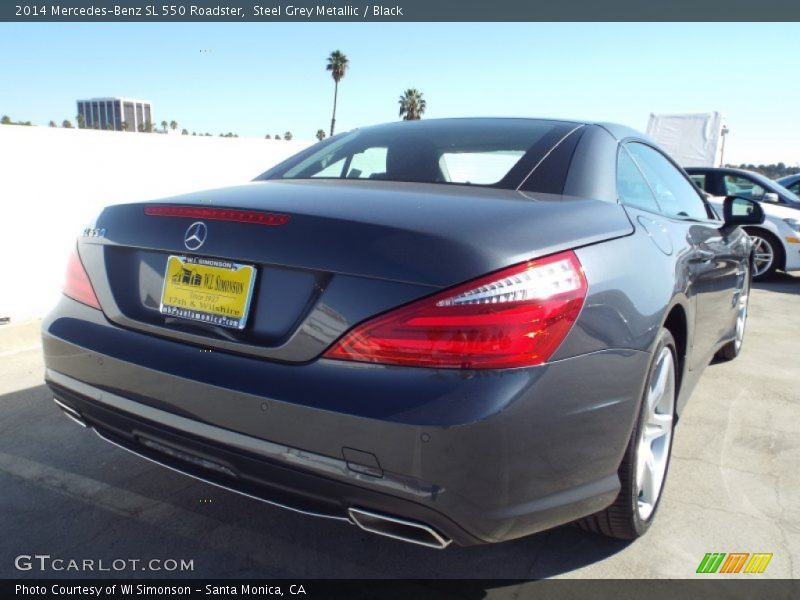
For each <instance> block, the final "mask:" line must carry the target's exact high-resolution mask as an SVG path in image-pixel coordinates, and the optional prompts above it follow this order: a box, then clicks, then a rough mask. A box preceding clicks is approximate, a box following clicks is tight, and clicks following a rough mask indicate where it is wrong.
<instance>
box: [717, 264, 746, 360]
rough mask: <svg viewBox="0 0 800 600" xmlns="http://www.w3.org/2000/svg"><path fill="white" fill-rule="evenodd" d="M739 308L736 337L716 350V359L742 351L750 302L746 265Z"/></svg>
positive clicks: (722, 358) (725, 357)
mask: <svg viewBox="0 0 800 600" xmlns="http://www.w3.org/2000/svg"><path fill="white" fill-rule="evenodd" d="M738 304H739V309H738V312H737V314H736V337H735V338H734V339H732V340H731V341H730V342H728V343H727V344H725V345H724V346H723V347H722V348H720V349H719V350H717V353H716V354H715V355H714V356H715V357H716V358H717V359H718V360H721V361H729V360H733V359H734V358H736V357H737V356H739V353H740V352H741V351H742V344H743V343H744V332H745V326H746V325H747V313H748V306H749V304H750V268H749V267H748V269H747V271H746V272H745V275H744V284H743V287H742V292H741V293H740V294H739V300H738Z"/></svg>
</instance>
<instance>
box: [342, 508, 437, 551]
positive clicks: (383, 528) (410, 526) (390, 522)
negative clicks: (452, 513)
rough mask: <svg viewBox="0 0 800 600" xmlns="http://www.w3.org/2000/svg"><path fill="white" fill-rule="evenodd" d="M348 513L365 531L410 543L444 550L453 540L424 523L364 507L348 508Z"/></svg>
mask: <svg viewBox="0 0 800 600" xmlns="http://www.w3.org/2000/svg"><path fill="white" fill-rule="evenodd" d="M347 514H348V515H349V516H350V519H351V520H352V521H353V523H355V524H356V525H358V526H359V527H360V528H361V529H363V530H364V531H368V532H370V533H375V534H377V535H382V536H385V537H390V538H392V539H395V540H400V541H403V542H408V543H410V544H417V545H418V546H425V547H426V548H435V549H436V550H444V549H445V548H447V546H449V545H450V543H451V542H452V541H453V540H451V539H450V538H447V537H445V536H443V535H442V534H440V533H439V532H438V531H436V530H435V529H434V528H433V527H429V526H428V525H425V524H423V523H417V522H415V521H407V520H406V519H400V518H398V517H390V516H389V515H383V514H380V513H376V512H372V511H370V510H364V509H363V508H352V507H351V508H348V509H347Z"/></svg>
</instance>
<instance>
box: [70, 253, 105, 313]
mask: <svg viewBox="0 0 800 600" xmlns="http://www.w3.org/2000/svg"><path fill="white" fill-rule="evenodd" d="M62 291H63V292H64V294H66V295H67V296H69V297H70V298H72V299H73V300H77V301H78V302H82V303H83V304H86V305H87V306H91V307H92V308H96V309H98V310H100V303H99V302H98V301H97V296H96V295H95V293H94V289H93V288H92V282H91V281H89V275H88V274H87V273H86V269H84V268H83V263H82V262H81V257H80V256H79V255H78V248H77V246H76V247H75V248H74V249H73V250H72V254H71V255H70V257H69V262H68V263H67V278H66V280H65V281H64V289H63V290H62Z"/></svg>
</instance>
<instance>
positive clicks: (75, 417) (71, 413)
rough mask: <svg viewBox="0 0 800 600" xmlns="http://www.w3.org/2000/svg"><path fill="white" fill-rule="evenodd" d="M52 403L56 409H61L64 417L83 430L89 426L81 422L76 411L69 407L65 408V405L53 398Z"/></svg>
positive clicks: (79, 415)
mask: <svg viewBox="0 0 800 600" xmlns="http://www.w3.org/2000/svg"><path fill="white" fill-rule="evenodd" d="M53 402H55V403H56V404H57V405H58V407H59V408H60V409H61V412H63V413H64V415H65V416H66V417H68V418H70V419H72V420H73V421H75V422H76V423H77V424H78V425H80V426H81V427H83V428H84V429H88V428H89V424H88V423H87V422H86V421H84V420H83V417H82V416H81V414H80V413H79V412H78V411H77V410H75V409H74V408H72V407H71V406H67V405H66V404H64V403H63V402H61V400H59V399H58V398H55V397H54V398H53Z"/></svg>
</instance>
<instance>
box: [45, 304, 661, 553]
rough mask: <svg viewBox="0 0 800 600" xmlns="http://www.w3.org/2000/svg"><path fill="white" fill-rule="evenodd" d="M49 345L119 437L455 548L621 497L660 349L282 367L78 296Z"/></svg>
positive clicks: (240, 483)
mask: <svg viewBox="0 0 800 600" xmlns="http://www.w3.org/2000/svg"><path fill="white" fill-rule="evenodd" d="M43 344H44V352H45V362H46V366H47V373H46V379H47V382H48V384H49V385H50V386H51V388H52V389H53V391H54V395H55V396H56V398H58V399H59V401H60V402H61V403H63V404H65V405H67V406H68V407H70V408H72V409H73V410H74V411H76V412H77V413H78V414H79V415H80V417H81V418H82V419H83V420H84V421H85V422H86V423H87V424H88V425H89V426H91V427H93V428H94V429H96V431H97V432H98V433H99V434H100V435H101V436H102V437H104V438H106V439H107V440H109V441H112V442H113V443H115V444H118V445H120V446H122V447H124V448H126V449H128V450H131V451H134V452H136V453H137V454H140V455H142V456H144V457H146V458H149V459H151V460H154V461H156V462H159V463H161V464H164V465H166V466H169V467H171V468H174V469H176V470H179V471H182V472H184V473H187V474H189V475H193V476H195V477H198V478H200V479H203V480H206V481H210V482H212V483H215V484H217V485H222V486H224V487H227V488H230V489H233V490H234V491H238V492H241V493H245V494H248V495H250V496H254V497H257V498H259V499H263V500H266V501H268V502H272V503H275V504H279V505H281V506H284V507H288V508H292V509H294V510H299V511H301V512H306V513H309V514H314V515H317V516H325V517H330V518H338V519H345V520H346V519H347V515H348V509H350V508H354V507H355V508H360V509H366V510H368V511H375V512H379V513H383V514H388V515H392V516H396V517H400V518H403V519H408V520H412V521H415V522H419V523H424V524H426V525H429V526H430V527H432V528H434V529H435V530H436V531H437V532H439V533H441V534H442V535H443V536H445V537H446V538H449V539H452V540H453V541H455V542H456V543H458V544H462V545H470V544H476V543H485V542H498V541H502V540H507V539H513V538H517V537H521V536H524V535H528V534H531V533H535V532H537V531H541V530H544V529H547V528H550V527H553V526H556V525H560V524H563V523H566V522H569V521H572V520H574V519H577V518H580V517H582V516H585V515H588V514H591V513H593V512H596V511H598V510H601V509H602V508H604V507H605V506H607V505H608V504H610V503H611V502H612V501H613V500H614V498H615V497H616V494H617V492H618V489H619V481H618V478H617V475H616V470H617V467H618V465H619V462H620V460H621V457H622V454H623V453H624V449H625V445H626V443H627V440H628V437H629V435H630V431H631V428H632V426H633V421H634V416H635V412H636V406H637V405H638V398H640V397H641V386H642V382H643V380H644V372H645V371H646V368H647V364H648V360H649V355H648V354H646V353H642V352H636V351H630V350H617V351H611V350H609V351H604V352H596V353H592V354H589V355H584V356H579V357H575V358H570V359H566V360H563V361H557V362H555V363H552V364H550V365H546V366H542V367H535V368H531V369H516V370H511V371H497V372H483V373H478V372H473V373H467V372H456V371H445V370H440V371H437V370H431V369H410V368H399V367H383V366H373V365H366V366H365V365H351V364H346V363H340V362H337V361H324V360H320V361H316V362H314V363H309V364H306V365H280V364H276V363H267V362H264V361H261V360H258V359H253V358H248V357H241V356H235V355H230V354H221V353H210V352H204V351H203V349H200V348H196V347H192V346H188V345H185V344H180V343H176V342H174V341H171V340H166V339H160V338H156V337H152V336H147V335H143V334H141V333H138V332H132V331H128V330H125V329H121V328H119V327H117V326H115V325H111V324H109V323H108V322H107V321H106V320H105V318H104V317H103V316H102V314H101V313H100V312H99V311H95V310H93V309H90V308H88V307H84V306H83V305H80V304H78V303H76V302H73V301H71V300H69V299H65V300H63V301H62V302H61V304H60V305H59V306H58V307H57V308H56V310H55V311H54V313H53V314H52V315H51V316H50V317H49V318H48V319H47V320H46V321H45V323H44V325H43Z"/></svg>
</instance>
